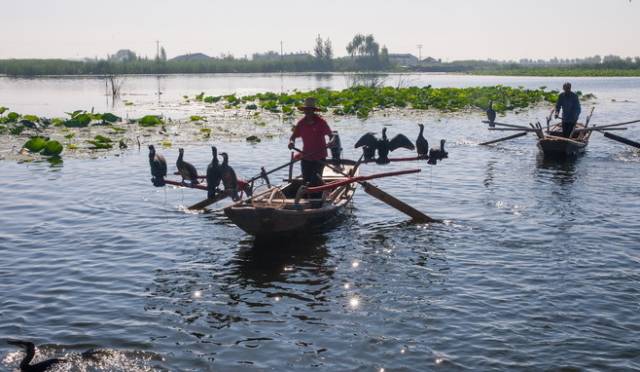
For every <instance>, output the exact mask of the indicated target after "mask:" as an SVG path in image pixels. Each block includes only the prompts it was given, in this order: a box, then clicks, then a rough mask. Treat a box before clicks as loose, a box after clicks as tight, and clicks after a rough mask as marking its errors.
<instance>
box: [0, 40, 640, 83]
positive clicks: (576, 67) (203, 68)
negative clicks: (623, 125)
mask: <svg viewBox="0 0 640 372" xmlns="http://www.w3.org/2000/svg"><path fill="white" fill-rule="evenodd" d="M420 47H422V46H420ZM345 51H346V52H347V56H345V57H335V56H334V51H333V44H332V43H331V40H330V39H329V38H326V39H323V38H322V37H321V35H318V36H317V38H316V39H315V42H314V44H313V49H312V51H310V52H306V51H300V52H293V53H286V54H285V53H283V52H282V51H280V52H276V51H267V52H265V53H254V54H253V55H252V56H251V58H249V57H248V56H244V57H240V58H238V57H235V56H234V55H232V54H226V55H225V54H223V55H221V56H219V57H210V56H208V55H205V54H203V53H189V54H185V55H181V56H177V57H174V58H172V59H167V52H166V50H165V49H164V47H159V48H158V52H157V55H156V56H155V58H148V57H146V56H145V57H142V56H139V55H137V54H136V53H135V52H134V51H132V50H129V49H121V50H118V51H117V52H116V53H115V54H113V55H107V57H106V58H103V59H98V58H97V57H96V58H94V59H85V60H66V59H2V60H0V75H6V76H11V77H33V76H71V75H94V76H104V77H108V76H113V75H167V74H211V73H285V72H286V73H312V72H325V73H331V72H334V73H341V72H355V73H362V72H377V73H389V72H402V73H411V72H431V73H460V74H475V75H498V76H575V77H580V76H589V77H593V76H640V57H634V58H632V57H625V58H623V57H620V56H616V55H607V56H604V57H602V56H599V55H595V56H592V57H587V58H574V59H558V58H552V59H549V60H542V59H520V60H518V61H498V60H460V61H452V62H446V61H444V62H443V61H442V59H436V58H433V57H425V58H422V56H421V52H420V53H419V54H420V57H416V56H415V55H413V54H410V53H395V54H394V53H390V52H389V50H388V48H387V47H386V46H385V45H384V44H383V45H381V44H380V43H379V42H378V41H377V40H376V39H375V37H374V36H373V35H372V34H368V35H364V34H356V35H354V36H353V39H352V40H351V41H349V43H348V44H347V45H346V47H345Z"/></svg>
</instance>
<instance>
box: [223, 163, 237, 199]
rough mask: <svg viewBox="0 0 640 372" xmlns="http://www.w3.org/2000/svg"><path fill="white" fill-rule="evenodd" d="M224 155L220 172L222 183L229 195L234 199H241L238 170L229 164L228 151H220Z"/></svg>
mask: <svg viewBox="0 0 640 372" xmlns="http://www.w3.org/2000/svg"><path fill="white" fill-rule="evenodd" d="M220 156H222V164H221V165H220V173H221V174H222V184H223V185H224V191H225V193H227V195H229V196H231V199H233V201H237V200H238V199H240V198H239V197H238V177H236V172H235V171H234V170H233V168H231V166H230V165H229V155H227V153H226V152H223V153H220Z"/></svg>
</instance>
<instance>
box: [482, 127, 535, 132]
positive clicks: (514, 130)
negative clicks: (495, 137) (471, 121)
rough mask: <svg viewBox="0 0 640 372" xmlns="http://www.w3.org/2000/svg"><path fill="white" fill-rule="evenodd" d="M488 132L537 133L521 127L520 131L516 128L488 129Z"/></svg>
mask: <svg viewBox="0 0 640 372" xmlns="http://www.w3.org/2000/svg"><path fill="white" fill-rule="evenodd" d="M489 130H496V131H498V132H537V131H538V130H537V129H535V128H530V127H522V129H516V128H489Z"/></svg>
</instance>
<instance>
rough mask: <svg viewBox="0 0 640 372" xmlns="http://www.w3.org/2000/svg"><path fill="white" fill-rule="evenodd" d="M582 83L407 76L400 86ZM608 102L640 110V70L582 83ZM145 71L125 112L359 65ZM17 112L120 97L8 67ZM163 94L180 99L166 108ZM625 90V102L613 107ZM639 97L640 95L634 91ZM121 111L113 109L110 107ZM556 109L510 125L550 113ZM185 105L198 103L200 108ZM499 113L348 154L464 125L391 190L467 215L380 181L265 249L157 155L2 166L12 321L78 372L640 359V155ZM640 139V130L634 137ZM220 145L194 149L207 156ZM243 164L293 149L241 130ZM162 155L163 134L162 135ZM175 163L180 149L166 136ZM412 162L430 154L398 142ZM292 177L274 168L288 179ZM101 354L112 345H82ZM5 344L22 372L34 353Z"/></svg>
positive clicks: (10, 101)
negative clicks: (388, 200) (561, 156)
mask: <svg viewBox="0 0 640 372" xmlns="http://www.w3.org/2000/svg"><path fill="white" fill-rule="evenodd" d="M563 80H565V79H564V78H561V79H549V78H495V77H471V76H450V75H435V76H434V75H393V76H391V77H388V78H387V83H388V84H391V85H397V84H398V83H401V84H403V85H413V84H416V85H426V84H432V85H433V86H470V85H490V84H491V85H492V84H496V83H500V84H509V85H515V86H519V85H522V86H527V87H539V86H542V85H546V86H548V87H554V88H555V87H559V86H560V84H561V82H562V81H563ZM571 80H572V81H573V83H574V86H575V88H576V89H580V90H583V91H584V92H591V93H594V94H595V95H596V96H598V99H597V100H596V101H595V102H592V103H587V104H585V109H588V108H590V106H591V105H592V104H595V106H596V107H597V109H596V111H595V112H596V114H595V115H594V119H593V122H594V123H613V122H619V121H625V120H629V119H637V118H639V117H640V107H639V106H638V102H640V79H593V78H580V79H577V78H576V79H571ZM157 84H158V80H157V79H156V78H155V77H135V78H134V77H128V78H127V79H126V80H125V85H124V87H123V98H124V99H131V100H132V101H135V102H136V104H135V105H134V106H132V107H126V106H121V105H120V106H116V107H115V110H114V111H116V112H118V113H127V112H128V111H127V110H131V111H130V114H131V115H133V114H134V113H136V114H137V112H135V110H155V109H157V107H158V106H162V105H164V104H166V105H167V107H169V106H171V102H173V101H176V100H180V97H181V96H182V95H184V94H188V95H193V94H195V93H199V92H200V91H205V92H207V94H223V93H232V92H237V93H242V94H243V93H253V92H257V91H261V90H276V91H277V90H280V89H282V90H291V89H301V90H302V89H305V90H306V89H310V88H315V87H319V86H324V87H333V88H341V87H343V86H345V85H346V84H348V78H346V77H345V76H344V75H322V76H317V75H285V76H284V77H281V76H280V75H271V76H270V75H243V76H235V75H234V76H231V75H207V76H202V77H198V76H171V77H163V78H161V79H160V85H161V89H160V91H161V92H162V93H163V94H161V95H157V94H154V93H157ZM0 87H1V89H0V105H4V106H8V107H10V108H11V109H12V110H15V111H18V112H22V113H27V112H28V113H34V114H39V115H52V116H53V115H62V114H63V113H64V112H65V111H70V110H74V109H76V108H89V107H90V106H93V107H95V108H96V110H97V111H101V110H105V109H106V108H108V107H109V106H108V105H110V103H106V102H105V96H104V82H103V81H101V80H97V79H91V78H81V79H76V78H73V79H68V78H66V79H60V78H52V79H29V80H22V79H9V78H0ZM158 96H160V103H158ZM612 100H615V101H612ZM624 101H628V102H624ZM101 105H102V106H101ZM547 112H548V109H547V108H546V107H539V108H536V109H532V110H530V111H528V112H526V113H523V114H520V115H518V116H515V115H509V117H508V118H506V119H504V120H505V121H506V120H508V121H510V122H524V123H526V122H529V121H532V120H535V119H539V120H542V118H543V116H544V115H545V114H546V113H547ZM167 114H172V115H180V112H178V111H175V112H168V113H167ZM481 119H482V115H481V114H479V113H478V114H469V115H461V114H459V115H436V114H434V113H432V112H425V113H419V114H415V115H409V116H401V115H398V116H378V117H374V118H372V119H370V120H368V121H366V122H362V121H360V120H358V119H355V118H342V119H340V120H339V121H335V122H334V121H332V122H331V123H330V124H331V125H332V126H333V127H334V129H338V130H339V131H340V133H341V136H342V142H343V145H344V147H345V148H346V156H348V157H357V156H358V155H359V154H358V153H357V152H356V151H355V150H354V149H352V148H351V147H352V144H353V143H355V141H356V140H357V138H359V136H360V135H361V134H362V133H364V132H365V131H376V132H377V131H379V130H380V129H381V128H382V127H383V126H386V127H388V130H389V134H391V135H394V133H399V132H402V133H405V134H407V135H408V136H409V137H410V138H415V136H416V135H417V125H416V123H417V122H423V123H426V127H425V136H426V137H427V139H428V140H429V142H430V143H436V142H437V140H439V139H440V138H446V139H447V144H448V145H449V149H448V151H449V159H446V160H445V161H443V162H442V163H440V164H438V165H437V166H429V165H427V164H424V163H403V164H401V165H393V166H376V165H367V166H365V167H363V168H362V173H364V174H369V173H374V172H380V171H388V170H391V169H406V168H414V167H416V168H420V169H422V172H421V173H419V174H417V175H410V176H404V177H397V178H387V179H382V180H379V181H375V182H374V183H375V184H376V185H378V186H380V187H381V188H382V189H384V190H386V191H387V192H389V193H391V194H393V195H395V196H396V197H398V198H400V199H403V200H405V201H407V202H409V203H410V204H412V205H413V206H415V207H416V208H418V209H420V210H422V211H424V212H426V213H427V214H429V215H431V216H433V217H436V218H443V219H446V221H447V222H446V223H445V224H436V225H427V224H413V223H409V222H407V218H406V217H405V216H403V215H401V214H399V213H398V212H396V211H394V210H392V209H389V208H388V207H386V206H385V205H382V204H380V203H379V202H378V201H377V200H374V199H372V198H371V197H369V196H368V195H367V194H366V193H364V192H363V191H362V190H358V192H357V193H356V196H355V198H354V201H353V205H352V207H351V208H350V209H349V213H348V214H347V216H346V217H345V219H344V221H342V223H341V224H340V225H339V226H337V227H336V228H334V229H333V230H331V231H329V232H327V233H325V234H322V235H318V236H313V237H309V238H308V239H300V240H296V241H289V242H280V243H278V244H274V243H271V244H260V243H256V242H254V240H253V239H252V238H251V237H250V236H247V235H246V234H245V233H243V232H242V231H241V230H239V229H238V228H237V227H235V226H234V225H232V224H231V223H230V222H229V221H228V220H227V219H226V218H225V217H224V216H223V215H222V214H221V213H219V212H211V213H204V214H193V213H186V212H185V211H184V206H185V205H190V204H191V203H193V202H195V201H198V200H200V199H201V198H202V196H203V195H202V192H201V191H200V192H199V191H195V190H183V189H157V188H153V187H152V186H151V184H150V182H149V178H150V176H149V170H148V163H147V154H146V152H145V151H142V152H138V150H137V149H132V150H129V151H125V152H124V153H122V154H121V155H120V156H107V157H101V158H98V159H90V160H89V159H73V158H68V159H65V160H64V163H63V164H61V165H58V166H53V167H52V166H50V165H49V164H48V163H23V164H18V163H15V162H11V161H1V162H0V195H2V198H0V207H1V209H2V211H3V213H2V214H0V254H1V255H2V258H1V259H0V293H1V294H2V295H1V297H0V335H1V337H2V338H3V340H4V339H5V338H18V339H26V340H31V341H33V342H35V343H36V344H37V345H39V353H38V355H37V357H38V358H45V357H47V358H48V357H54V356H58V357H59V356H65V357H67V358H69V359H70V362H69V363H67V364H66V365H64V366H62V367H61V368H60V369H59V370H71V371H76V370H79V371H94V370H104V371H111V370H122V371H125V370H126V371H146V370H168V371H208V370H212V371H213V370H215V371H244V370H247V371H254V370H353V371H380V370H382V369H384V370H385V371H407V370H411V371H424V370H433V369H442V370H454V371H457V370H474V371H476V370H582V369H584V370H640V343H639V342H638V339H640V182H639V181H638V176H639V175H640V155H639V154H638V152H636V151H633V150H631V149H630V148H629V147H626V146H624V145H621V144H618V143H615V142H612V141H610V140H608V139H606V138H604V137H603V136H602V135H600V134H598V133H596V134H594V135H593V136H592V140H591V144H590V145H589V148H588V149H587V152H586V154H585V155H584V156H582V157H580V158H579V159H577V160H575V161H569V162H552V161H545V160H544V159H542V158H541V157H540V156H539V153H538V150H537V149H536V147H535V140H534V138H533V136H532V135H530V136H526V137H522V138H519V139H516V140H513V141H509V142H505V143H503V144H502V145H500V146H497V147H481V146H478V145H477V143H478V142H480V141H483V140H488V139H490V138H495V137H498V136H499V135H494V134H493V133H489V132H488V131H486V130H485V129H484V127H483V125H482V124H480V123H479V121H480V120H481ZM620 134H622V135H624V136H625V137H630V138H632V139H634V140H636V141H638V140H640V127H637V128H631V129H630V130H628V131H625V132H620ZM208 145H209V144H207V143H202V142H200V143H195V142H194V143H192V144H190V145H188V146H186V149H185V152H186V154H185V158H186V159H187V160H189V161H192V162H193V163H195V164H196V166H197V167H198V168H199V169H201V170H203V169H204V167H205V166H206V164H207V162H208V161H209V157H210V152H209V150H208ZM216 145H218V148H219V149H222V150H224V151H226V152H228V153H229V154H230V159H231V160H230V162H231V164H232V165H233V166H234V167H235V168H236V172H237V173H239V174H240V175H242V176H244V177H250V176H252V175H254V174H255V173H256V172H257V171H258V170H259V166H265V167H266V168H270V167H275V166H277V165H280V164H282V163H285V162H287V161H288V159H289V153H288V151H287V150H286V139H285V138H274V139H271V140H263V141H262V142H261V143H259V144H255V145H251V144H248V143H245V142H238V141H237V140H229V141H219V142H217V143H216ZM143 148H144V147H143ZM162 152H163V153H164V154H165V155H166V156H167V160H168V161H169V162H170V169H173V168H174V167H173V163H174V161H175V159H176V155H177V151H176V150H175V149H169V150H163V151H162ZM397 155H398V156H400V155H408V152H404V153H402V152H398V154H397ZM285 174H286V171H284V172H283V173H280V174H279V176H277V177H272V179H279V178H282V177H284V176H285ZM88 349H99V350H100V352H98V353H97V354H94V356H93V358H82V357H81V356H80V353H81V352H84V351H86V350H88ZM21 355H22V354H21V353H20V352H18V350H16V349H15V348H13V347H11V346H10V345H7V344H5V343H4V341H3V342H0V369H7V370H10V369H11V368H15V367H16V366H17V364H18V362H19V359H20V357H21Z"/></svg>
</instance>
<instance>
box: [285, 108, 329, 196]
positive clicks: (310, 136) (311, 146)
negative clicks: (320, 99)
mask: <svg viewBox="0 0 640 372" xmlns="http://www.w3.org/2000/svg"><path fill="white" fill-rule="evenodd" d="M298 109H299V110H300V111H302V112H304V117H303V118H302V119H300V121H298V123H297V124H296V126H295V128H294V129H293V133H292V134H291V137H290V138H289V150H292V149H293V148H294V147H295V141H296V138H299V137H300V138H302V145H303V147H302V151H303V152H304V155H303V156H302V160H301V161H300V167H301V168H302V179H303V182H305V183H308V184H309V185H310V186H320V185H322V171H323V169H324V162H325V159H326V158H327V142H326V139H325V137H329V138H331V135H332V134H331V128H329V125H328V124H327V122H326V121H325V120H324V119H323V118H322V117H321V116H320V115H318V113H317V112H318V111H320V109H319V108H318V107H317V106H316V99H315V98H313V97H308V98H307V99H305V100H304V105H302V106H300V107H298ZM332 142H333V141H332V140H331V141H329V146H330V145H332Z"/></svg>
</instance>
